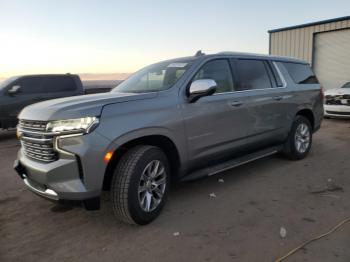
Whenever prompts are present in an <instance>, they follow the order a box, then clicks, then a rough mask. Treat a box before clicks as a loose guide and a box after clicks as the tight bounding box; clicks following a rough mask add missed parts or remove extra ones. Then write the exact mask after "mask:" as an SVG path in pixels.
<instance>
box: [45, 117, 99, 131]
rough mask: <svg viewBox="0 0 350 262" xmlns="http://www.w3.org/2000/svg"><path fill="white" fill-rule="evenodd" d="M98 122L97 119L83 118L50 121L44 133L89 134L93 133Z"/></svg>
mask: <svg viewBox="0 0 350 262" xmlns="http://www.w3.org/2000/svg"><path fill="white" fill-rule="evenodd" d="M98 123H99V121H98V118H97V117H84V118H77V119H67V120H56V121H50V122H49V123H48V124H47V126H46V131H48V132H53V133H67V134H72V133H73V134H76V133H84V134H86V133H90V132H91V131H93V130H94V129H95V128H96V127H97V125H98Z"/></svg>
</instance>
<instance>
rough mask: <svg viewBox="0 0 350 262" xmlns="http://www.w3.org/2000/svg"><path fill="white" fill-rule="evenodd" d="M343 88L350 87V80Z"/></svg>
mask: <svg viewBox="0 0 350 262" xmlns="http://www.w3.org/2000/svg"><path fill="white" fill-rule="evenodd" d="M341 88H350V82H347V83H345V84H344V85H343V86H342V87H341Z"/></svg>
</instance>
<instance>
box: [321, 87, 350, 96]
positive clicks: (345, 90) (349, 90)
mask: <svg viewBox="0 0 350 262" xmlns="http://www.w3.org/2000/svg"><path fill="white" fill-rule="evenodd" d="M324 93H325V95H331V96H338V95H350V88H335V89H330V90H326V91H325V92H324Z"/></svg>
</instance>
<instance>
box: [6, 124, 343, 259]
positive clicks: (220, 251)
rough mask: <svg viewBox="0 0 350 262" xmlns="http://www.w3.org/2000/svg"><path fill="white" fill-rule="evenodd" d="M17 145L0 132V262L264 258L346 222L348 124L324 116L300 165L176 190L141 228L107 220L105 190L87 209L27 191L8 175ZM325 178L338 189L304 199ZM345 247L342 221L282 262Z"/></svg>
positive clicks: (335, 255)
mask: <svg viewBox="0 0 350 262" xmlns="http://www.w3.org/2000/svg"><path fill="white" fill-rule="evenodd" d="M18 148H19V145H18V142H17V141H16V139H15V135H14V132H13V131H12V132H2V133H0V179H1V180H0V261H51V262H53V261H112V260H113V261H259V262H262V261H273V260H274V259H276V258H277V257H280V256H282V255H283V254H285V253H286V252H287V251H289V250H290V249H292V248H294V247H295V246H297V245H299V244H300V243H302V242H303V241H305V240H308V239H310V238H312V237H314V236H317V235H319V234H321V233H324V232H326V231H328V230H330V229H331V228H332V227H333V226H335V225H336V224H337V223H339V222H340V221H342V220H344V219H345V218H349V217H350V200H349V197H350V162H349V156H350V121H345V120H325V121H324V122H323V127H322V129H321V130H320V131H319V132H318V133H317V134H316V135H315V137H314V145H313V149H312V151H311V152H310V155H309V156H308V158H307V159H305V160H302V161H296V162H293V161H289V160H285V159H283V158H281V157H279V156H277V155H276V156H272V157H268V158H265V159H261V160H258V161H256V162H254V163H250V164H247V165H245V166H241V167H238V168H236V169H233V170H230V171H227V172H225V173H222V174H218V175H216V176H213V177H210V178H205V179H201V180H199V181H195V182H191V183H182V184H180V185H178V186H176V187H175V188H173V189H172V190H171V193H170V197H169V201H168V204H167V205H166V207H165V209H164V211H163V213H162V215H161V216H160V217H159V218H158V219H157V220H156V221H154V222H153V223H152V224H150V225H148V226H130V225H126V224H123V223H121V222H119V221H117V220H115V219H114V217H113V214H112V211H111V208H110V201H109V196H108V194H106V195H104V196H103V199H104V201H103V205H102V209H101V210H100V211H90V212H88V211H85V210H84V209H82V208H80V207H75V208H65V207H61V206H57V205H54V204H52V203H51V202H48V201H45V200H44V199H42V198H39V197H37V196H35V195H34V194H32V193H30V192H28V191H27V190H26V189H25V187H24V185H23V183H22V181H21V180H20V179H19V178H18V177H17V175H16V174H15V172H14V171H13V170H12V163H13V160H14V159H15V157H16V151H17V150H18ZM221 179H223V182H222V180H221ZM328 179H332V181H333V182H332V184H333V185H332V186H334V185H337V186H338V187H339V188H338V190H336V191H332V192H324V193H312V192H314V191H322V190H323V189H325V188H327V180H328ZM218 180H220V182H219V181H218ZM328 184H329V183H328ZM340 187H341V188H342V189H343V190H340V189H341V188H340ZM333 188H334V187H333ZM335 189H337V188H335ZM211 193H214V194H215V196H216V197H210V194H211ZM281 227H284V228H285V229H286V231H287V235H286V237H285V238H281V236H280V228H281ZM349 243H350V223H348V224H346V225H344V226H343V227H342V228H341V229H340V230H338V231H336V232H335V233H333V234H332V235H329V236H327V237H325V238H323V239H321V240H318V241H317V242H314V243H312V244H310V245H309V246H307V247H306V248H304V249H302V250H300V251H298V252H297V253H296V254H294V255H293V256H291V257H290V258H288V259H287V260H286V261H318V262H319V261H327V262H328V261H344V262H348V261H350V248H349Z"/></svg>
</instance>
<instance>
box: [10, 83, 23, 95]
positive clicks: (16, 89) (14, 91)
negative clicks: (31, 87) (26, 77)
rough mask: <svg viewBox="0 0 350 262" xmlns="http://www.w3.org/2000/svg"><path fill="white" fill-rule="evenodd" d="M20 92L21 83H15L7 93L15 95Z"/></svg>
mask: <svg viewBox="0 0 350 262" xmlns="http://www.w3.org/2000/svg"><path fill="white" fill-rule="evenodd" d="M20 92H21V86H19V85H14V86H12V87H11V88H9V89H8V90H7V93H8V94H9V95H15V94H18V93H20Z"/></svg>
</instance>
